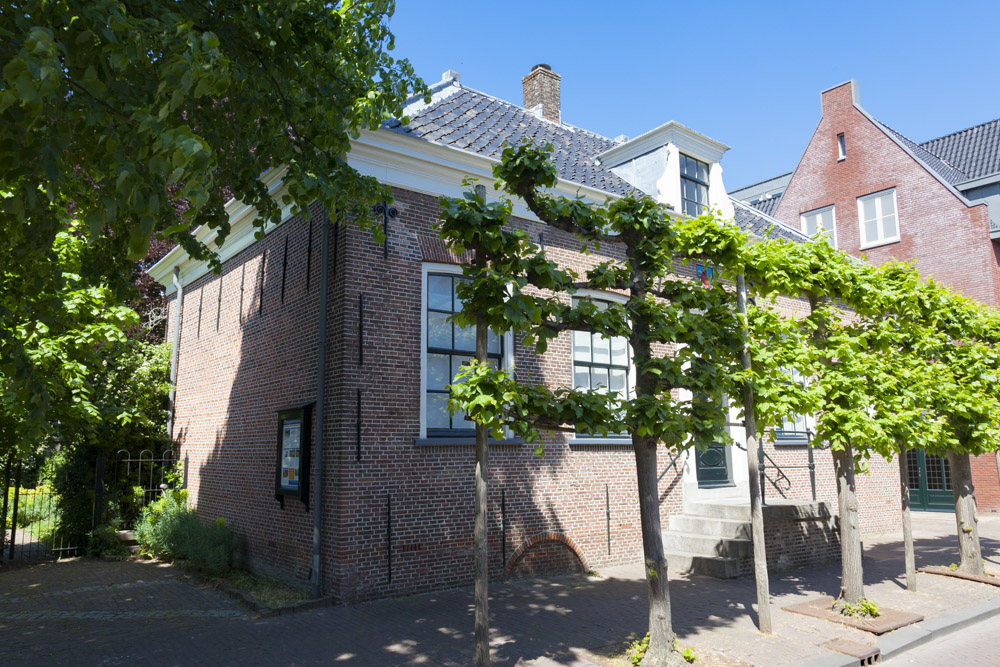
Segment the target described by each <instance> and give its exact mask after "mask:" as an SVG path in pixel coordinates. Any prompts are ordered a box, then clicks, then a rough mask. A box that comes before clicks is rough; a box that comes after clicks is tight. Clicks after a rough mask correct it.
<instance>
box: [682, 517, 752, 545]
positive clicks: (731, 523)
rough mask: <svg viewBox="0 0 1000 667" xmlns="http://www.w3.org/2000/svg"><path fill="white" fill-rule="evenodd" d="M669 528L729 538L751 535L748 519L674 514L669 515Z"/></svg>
mask: <svg viewBox="0 0 1000 667" xmlns="http://www.w3.org/2000/svg"><path fill="white" fill-rule="evenodd" d="M670 530H676V531H677V532H680V533H698V534H701V535H711V536H712V537H724V538H728V539H731V540H749V539H750V538H751V535H752V531H751V530H750V522H749V521H740V520H738V519H714V518H712V517H707V516H690V515H688V514H675V515H674V516H672V517H670Z"/></svg>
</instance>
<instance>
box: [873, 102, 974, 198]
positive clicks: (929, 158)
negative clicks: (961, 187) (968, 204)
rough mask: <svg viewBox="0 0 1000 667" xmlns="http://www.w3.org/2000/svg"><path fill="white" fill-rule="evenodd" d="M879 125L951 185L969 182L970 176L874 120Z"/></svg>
mask: <svg viewBox="0 0 1000 667" xmlns="http://www.w3.org/2000/svg"><path fill="white" fill-rule="evenodd" d="M872 120H874V121H875V122H876V123H878V124H879V125H880V126H881V127H882V129H884V130H885V131H886V132H888V133H890V134H891V135H892V136H894V137H895V138H896V139H897V140H898V141H899V142H900V143H902V144H903V145H905V146H906V147H907V148H908V149H909V150H910V152H911V153H913V155H914V157H916V158H917V159H918V160H920V161H921V162H923V163H924V165H926V166H927V168H928V169H930V170H931V171H933V172H934V173H936V174H937V175H938V176H940V177H941V178H943V179H944V180H945V181H946V182H947V183H948V184H950V185H957V184H959V183H962V182H964V181H967V180H969V176H968V175H967V174H966V173H964V172H963V171H962V170H960V169H958V168H957V167H955V166H953V165H952V164H949V163H948V162H947V161H946V160H944V159H942V158H940V157H938V156H937V155H935V154H934V153H931V152H930V151H929V150H927V149H926V148H924V147H923V146H922V145H921V144H918V143H916V142H915V141H912V140H910V139H908V138H906V137H904V136H903V135H902V134H900V133H899V132H897V131H896V130H894V129H892V128H891V127H889V126H888V125H886V124H885V123H883V122H882V121H880V120H876V119H874V118H873V119H872Z"/></svg>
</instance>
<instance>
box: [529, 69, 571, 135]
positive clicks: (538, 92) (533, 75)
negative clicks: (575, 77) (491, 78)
mask: <svg viewBox="0 0 1000 667" xmlns="http://www.w3.org/2000/svg"><path fill="white" fill-rule="evenodd" d="M561 80H562V77H561V76H559V75H558V74H556V73H555V72H553V71H552V68H551V67H549V66H548V65H546V64H544V63H539V64H538V65H535V66H534V67H532V68H531V72H530V73H529V74H528V75H527V76H526V77H524V78H523V79H521V85H522V86H523V87H524V108H525V109H528V110H529V111H530V110H533V109H535V108H537V107H539V106H540V107H541V109H542V113H541V116H542V118H544V119H546V120H550V121H552V122H553V123H559V122H561V113H560V108H559V104H560V100H559V97H560V95H559V87H560V81H561Z"/></svg>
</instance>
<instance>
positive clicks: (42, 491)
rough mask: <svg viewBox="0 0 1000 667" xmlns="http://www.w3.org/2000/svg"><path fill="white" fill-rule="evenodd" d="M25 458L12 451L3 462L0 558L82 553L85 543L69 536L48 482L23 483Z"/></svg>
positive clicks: (44, 557)
mask: <svg viewBox="0 0 1000 667" xmlns="http://www.w3.org/2000/svg"><path fill="white" fill-rule="evenodd" d="M23 471H24V462H23V461H21V460H15V459H14V457H13V454H12V455H11V456H9V457H8V458H7V461H6V465H5V466H4V475H3V482H4V493H3V508H2V509H3V514H2V515H0V516H2V517H3V530H2V531H0V558H5V559H7V560H35V559H43V560H44V559H52V558H66V557H70V556H79V555H82V553H83V550H84V549H83V545H82V544H76V543H74V542H75V541H71V540H69V539H68V538H67V537H66V531H64V530H63V527H62V526H61V525H60V521H59V497H58V496H57V494H56V491H55V489H54V488H52V487H51V486H50V485H47V484H35V485H34V487H33V488H23V487H22V486H21V479H22V472H23Z"/></svg>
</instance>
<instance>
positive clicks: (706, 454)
mask: <svg viewBox="0 0 1000 667" xmlns="http://www.w3.org/2000/svg"><path fill="white" fill-rule="evenodd" d="M695 470H696V471H697V472H698V486H700V487H707V486H729V485H731V484H732V483H733V479H732V475H731V474H730V471H729V447H728V446H726V445H720V444H716V443H713V444H711V445H709V446H708V448H707V449H705V451H703V452H699V451H697V450H696V451H695Z"/></svg>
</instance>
